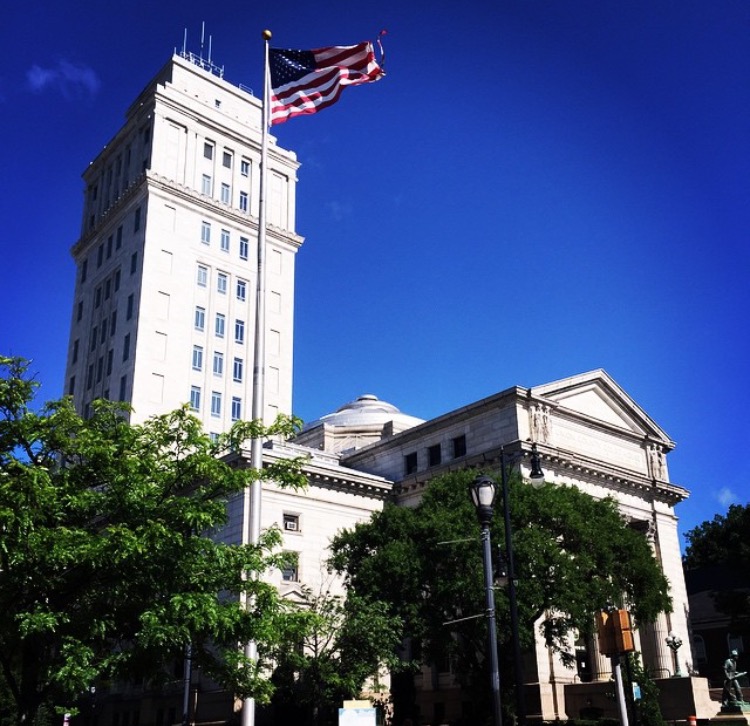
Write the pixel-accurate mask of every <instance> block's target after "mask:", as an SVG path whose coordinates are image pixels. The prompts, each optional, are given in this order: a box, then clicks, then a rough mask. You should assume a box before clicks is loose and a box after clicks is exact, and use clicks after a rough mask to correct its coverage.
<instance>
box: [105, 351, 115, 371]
mask: <svg viewBox="0 0 750 726" xmlns="http://www.w3.org/2000/svg"><path fill="white" fill-rule="evenodd" d="M114 362H115V349H114V348H110V349H109V350H108V351H107V375H108V376H111V375H112V365H113V363H114Z"/></svg>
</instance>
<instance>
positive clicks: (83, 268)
mask: <svg viewBox="0 0 750 726" xmlns="http://www.w3.org/2000/svg"><path fill="white" fill-rule="evenodd" d="M88 272H89V261H88V259H85V260H84V261H83V262H82V263H81V282H86V275H88Z"/></svg>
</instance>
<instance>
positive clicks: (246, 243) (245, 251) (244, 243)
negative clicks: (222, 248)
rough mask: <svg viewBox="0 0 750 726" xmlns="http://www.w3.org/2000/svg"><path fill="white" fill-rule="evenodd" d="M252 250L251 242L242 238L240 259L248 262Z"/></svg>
mask: <svg viewBox="0 0 750 726" xmlns="http://www.w3.org/2000/svg"><path fill="white" fill-rule="evenodd" d="M249 248H250V240H248V238H247V237H240V259H241V260H246V259H247V256H248V252H249Z"/></svg>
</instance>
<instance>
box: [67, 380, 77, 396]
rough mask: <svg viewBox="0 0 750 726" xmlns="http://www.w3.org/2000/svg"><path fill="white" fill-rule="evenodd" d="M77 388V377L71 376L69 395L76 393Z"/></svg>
mask: <svg viewBox="0 0 750 726" xmlns="http://www.w3.org/2000/svg"><path fill="white" fill-rule="evenodd" d="M75 390H76V377H75V376H71V377H70V382H69V383H68V395H69V396H72V395H73V394H74V393H75Z"/></svg>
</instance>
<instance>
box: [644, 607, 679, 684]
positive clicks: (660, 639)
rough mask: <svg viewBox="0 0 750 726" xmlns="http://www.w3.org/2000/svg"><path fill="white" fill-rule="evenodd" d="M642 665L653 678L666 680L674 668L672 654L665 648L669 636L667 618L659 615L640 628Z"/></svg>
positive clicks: (662, 614)
mask: <svg viewBox="0 0 750 726" xmlns="http://www.w3.org/2000/svg"><path fill="white" fill-rule="evenodd" d="M640 631H641V647H642V648H643V664H644V665H647V666H648V667H649V668H650V669H651V673H652V675H653V676H654V678H668V677H669V676H671V675H672V670H673V668H674V666H673V662H672V652H671V651H670V650H669V648H668V647H667V643H666V637H667V636H668V635H669V624H668V623H667V616H666V615H665V614H664V613H661V614H660V615H659V617H658V618H657V619H656V622H654V623H646V624H645V625H642V626H641V628H640Z"/></svg>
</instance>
